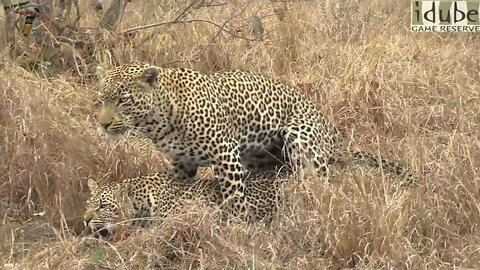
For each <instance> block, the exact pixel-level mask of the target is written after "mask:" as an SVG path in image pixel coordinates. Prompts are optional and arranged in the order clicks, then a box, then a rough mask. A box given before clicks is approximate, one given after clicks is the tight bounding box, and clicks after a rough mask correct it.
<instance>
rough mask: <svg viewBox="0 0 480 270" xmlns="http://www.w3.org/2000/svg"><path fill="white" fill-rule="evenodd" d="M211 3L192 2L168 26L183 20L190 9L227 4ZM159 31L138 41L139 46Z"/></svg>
mask: <svg viewBox="0 0 480 270" xmlns="http://www.w3.org/2000/svg"><path fill="white" fill-rule="evenodd" d="M212 2H213V0H212V1H210V3H208V4H206V3H205V0H192V2H191V3H190V4H189V5H188V6H186V7H185V8H184V9H183V10H182V11H180V13H178V15H177V16H176V17H175V19H173V20H171V21H170V23H168V24H173V23H176V22H178V21H180V19H183V18H184V17H185V16H186V15H187V14H189V12H190V11H191V10H192V9H197V8H200V7H205V8H206V7H217V6H223V5H227V4H228V2H224V3H218V4H212ZM198 3H200V5H198V6H197V7H194V6H195V5H196V4H198ZM127 31H128V30H127ZM159 31H160V30H159V29H157V30H155V31H153V32H152V33H150V34H149V35H148V36H146V37H144V38H143V39H142V40H141V41H140V44H144V43H145V42H146V41H148V40H150V39H151V38H153V37H154V36H156V35H157V34H158V32H159Z"/></svg>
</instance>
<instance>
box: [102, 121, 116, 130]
mask: <svg viewBox="0 0 480 270" xmlns="http://www.w3.org/2000/svg"><path fill="white" fill-rule="evenodd" d="M112 123H113V121H108V122H100V125H101V126H102V127H103V128H104V129H107V128H108V127H109V126H111V125H112Z"/></svg>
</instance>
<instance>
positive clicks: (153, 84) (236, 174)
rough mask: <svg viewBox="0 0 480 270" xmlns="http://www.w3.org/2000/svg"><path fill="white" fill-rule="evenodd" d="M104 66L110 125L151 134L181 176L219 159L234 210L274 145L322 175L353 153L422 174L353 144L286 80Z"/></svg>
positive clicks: (225, 194) (278, 154) (102, 117)
mask: <svg viewBox="0 0 480 270" xmlns="http://www.w3.org/2000/svg"><path fill="white" fill-rule="evenodd" d="M97 71H98V77H99V85H100V87H99V88H100V92H99V100H100V102H101V103H102V106H101V110H100V113H99V115H98V121H99V123H100V125H101V127H102V129H103V130H104V132H105V133H106V134H108V135H111V136H114V137H115V136H122V135H124V134H126V133H127V131H133V132H134V133H136V134H142V135H144V136H146V137H147V138H148V139H150V140H151V141H152V142H153V143H154V145H155V146H156V148H157V149H158V150H159V151H161V152H163V153H166V154H167V155H168V156H169V157H170V158H171V161H172V165H173V171H174V173H175V175H176V178H177V179H192V178H193V177H194V176H195V175H196V173H197V168H198V167H199V166H207V165H212V166H213V168H214V175H215V176H216V178H217V179H218V181H219V183H220V186H221V195H222V198H223V199H224V200H227V199H229V207H231V208H232V210H233V211H232V212H233V213H235V215H243V214H244V213H245V209H246V208H245V206H246V199H245V194H244V193H245V191H244V188H245V184H244V180H243V171H244V169H251V167H255V163H257V162H259V161H262V162H263V161H265V160H267V161H268V160H269V159H268V158H267V155H265V153H267V152H273V153H274V154H273V157H272V158H271V159H270V160H275V159H280V160H281V161H282V162H283V161H288V162H289V163H290V164H292V167H293V169H295V170H296V169H297V168H299V167H300V166H302V167H303V166H304V165H305V164H307V163H306V162H308V163H309V164H312V165H313V169H314V170H315V172H316V175H317V176H319V177H323V178H328V174H329V168H328V165H329V164H330V163H331V162H333V161H336V160H344V159H345V158H347V157H348V158H350V159H352V160H354V161H356V162H357V163H363V164H367V165H370V166H375V167H382V168H383V169H384V170H385V171H387V172H392V173H394V174H397V175H404V176H407V180H409V181H411V180H413V179H414V178H415V177H414V175H413V174H412V173H411V172H410V171H409V170H408V169H405V168H404V167H403V166H401V165H400V164H398V163H395V162H393V161H389V160H385V159H381V158H379V157H377V156H376V155H373V154H369V153H365V152H361V151H355V152H349V151H347V150H346V148H345V147H344V146H343V145H344V144H343V143H342V138H341V136H340V133H339V131H338V130H337V128H336V127H335V126H334V125H332V124H331V123H330V122H329V121H328V120H327V119H326V118H325V116H324V115H323V114H322V113H321V110H320V108H319V106H318V105H317V104H315V103H314V102H313V101H311V100H309V99H308V98H307V97H306V96H305V95H304V94H303V93H301V92H300V91H298V90H297V89H296V88H294V87H291V86H288V85H286V84H285V83H282V82H280V81H277V80H274V79H271V78H268V77H265V76H261V75H256V74H253V73H250V72H245V71H228V72H219V73H214V74H211V75H207V74H202V73H200V72H198V71H195V70H192V69H187V68H171V69H165V68H160V67H156V66H152V65H150V64H143V63H132V64H125V65H121V66H118V67H116V68H113V69H110V70H108V71H106V70H103V69H102V68H100V67H99V68H98V70H97ZM267 163H268V162H267ZM260 166H263V165H260ZM265 166H266V165H265ZM253 169H256V168H253ZM230 199H231V201H230Z"/></svg>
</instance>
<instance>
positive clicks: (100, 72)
mask: <svg viewBox="0 0 480 270" xmlns="http://www.w3.org/2000/svg"><path fill="white" fill-rule="evenodd" d="M105 72H106V71H105V68H104V67H102V66H100V65H98V66H97V68H96V70H95V75H96V76H97V79H98V80H99V81H102V80H103V78H105Z"/></svg>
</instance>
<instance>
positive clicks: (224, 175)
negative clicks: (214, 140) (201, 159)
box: [213, 144, 247, 220]
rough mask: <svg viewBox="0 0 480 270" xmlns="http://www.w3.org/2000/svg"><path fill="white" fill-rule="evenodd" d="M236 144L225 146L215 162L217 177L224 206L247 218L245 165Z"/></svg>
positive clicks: (228, 210) (237, 215) (231, 211)
mask: <svg viewBox="0 0 480 270" xmlns="http://www.w3.org/2000/svg"><path fill="white" fill-rule="evenodd" d="M235 146H236V144H229V145H228V146H227V147H224V148H225V149H226V151H223V152H222V153H220V154H219V155H218V158H217V160H216V161H215V162H214V169H213V170H214V174H215V178H216V179H217V180H218V183H219V184H220V191H221V195H222V200H223V203H224V207H222V209H224V210H226V211H227V212H228V214H231V215H233V216H234V217H239V218H241V219H242V220H245V218H246V211H247V198H246V196H245V183H244V172H243V166H242V164H241V163H240V154H239V150H238V147H235Z"/></svg>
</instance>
